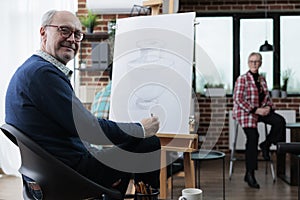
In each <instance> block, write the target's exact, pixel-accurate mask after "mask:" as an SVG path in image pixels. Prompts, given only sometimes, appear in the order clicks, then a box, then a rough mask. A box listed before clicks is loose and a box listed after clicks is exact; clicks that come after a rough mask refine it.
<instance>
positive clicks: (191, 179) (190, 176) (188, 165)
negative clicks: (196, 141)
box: [183, 152, 196, 188]
mask: <svg viewBox="0 0 300 200" xmlns="http://www.w3.org/2000/svg"><path fill="white" fill-rule="evenodd" d="M183 157H184V158H183V162H184V164H183V165H184V175H185V187H190V188H195V187H196V186H195V169H194V163H193V161H192V160H191V153H189V152H184V153H183Z"/></svg>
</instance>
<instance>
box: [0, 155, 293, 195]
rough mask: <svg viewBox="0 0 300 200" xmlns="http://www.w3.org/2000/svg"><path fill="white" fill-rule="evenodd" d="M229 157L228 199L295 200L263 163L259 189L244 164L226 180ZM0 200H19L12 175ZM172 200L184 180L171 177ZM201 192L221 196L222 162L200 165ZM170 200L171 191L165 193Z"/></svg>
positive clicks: (2, 184)
mask: <svg viewBox="0 0 300 200" xmlns="http://www.w3.org/2000/svg"><path fill="white" fill-rule="evenodd" d="M228 164H229V161H228V158H226V171H225V180H226V182H225V184H226V199H228V200H296V199H298V198H297V195H298V193H297V186H290V185H288V184H286V183H285V182H283V181H282V180H281V179H276V182H275V183H273V180H272V176H271V173H270V171H269V173H268V174H265V162H259V170H258V171H256V179H257V181H258V183H259V184H260V186H261V188H260V189H253V188H250V187H249V186H248V185H247V184H246V183H245V182H244V180H243V178H244V173H245V171H244V162H242V161H236V162H235V166H234V173H233V176H232V179H231V180H229V179H228ZM0 176H1V177H0V200H22V197H21V194H22V191H21V188H22V186H21V180H20V178H17V177H13V176H6V175H0ZM173 180H174V187H173V199H176V200H177V199H178V197H179V196H180V195H181V190H182V189H183V188H184V177H182V176H174V179H173ZM201 189H202V190H203V192H204V193H203V199H204V200H221V199H223V196H222V160H211V161H205V162H202V163H201ZM168 193H169V194H168V199H171V190H170V189H169V191H168Z"/></svg>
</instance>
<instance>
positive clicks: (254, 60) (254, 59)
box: [248, 55, 261, 73]
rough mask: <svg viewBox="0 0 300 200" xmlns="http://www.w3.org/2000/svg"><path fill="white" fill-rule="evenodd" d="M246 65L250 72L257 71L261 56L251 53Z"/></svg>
mask: <svg viewBox="0 0 300 200" xmlns="http://www.w3.org/2000/svg"><path fill="white" fill-rule="evenodd" d="M248 66H249V69H250V71H251V72H252V73H257V72H258V69H259V68H260V66H261V58H260V57H259V56H258V55H253V56H250V57H249V60H248Z"/></svg>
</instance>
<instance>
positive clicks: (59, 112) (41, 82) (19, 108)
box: [5, 55, 143, 168]
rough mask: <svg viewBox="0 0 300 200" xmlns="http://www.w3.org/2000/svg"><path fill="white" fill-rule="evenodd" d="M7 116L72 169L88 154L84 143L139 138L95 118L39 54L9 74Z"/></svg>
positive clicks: (134, 130) (128, 128)
mask: <svg viewBox="0 0 300 200" xmlns="http://www.w3.org/2000/svg"><path fill="white" fill-rule="evenodd" d="M5 115H6V116H5V121H6V123H8V124H12V125H14V126H15V127H17V128H18V129H20V130H21V131H23V132H24V133H25V134H26V135H28V136H29V137H31V138H32V139H33V140H35V141H36V142H37V143H38V144H40V145H41V146H42V147H43V148H45V149H46V150H47V151H49V152H50V153H52V154H54V155H55V156H56V157H57V158H59V159H60V160H62V161H63V162H65V163H66V164H68V165H69V166H71V167H73V168H76V166H77V164H78V163H79V162H80V159H81V158H82V157H83V156H87V155H88V154H89V153H88V151H87V149H86V147H85V146H84V143H85V142H89V143H93V144H111V143H110V141H111V142H112V143H114V144H120V143H124V142H126V141H129V140H130V138H131V137H130V136H129V135H128V134H129V133H130V135H133V136H135V137H143V129H142V127H141V126H140V124H133V123H115V122H112V121H109V120H104V119H97V118H95V117H94V116H93V115H92V114H91V113H90V112H89V111H88V110H87V109H85V107H84V106H83V105H82V103H81V102H80V101H79V99H78V98H77V97H76V96H75V95H74V91H73V88H72V86H71V84H70V81H69V79H68V77H67V76H66V75H65V74H64V73H63V72H62V71H60V70H59V69H58V68H57V67H55V66H54V65H53V64H51V63H49V62H48V61H46V60H44V59H43V58H41V57H39V56H37V55H33V56H31V57H30V58H29V59H28V60H27V61H25V63H24V64H23V65H22V66H20V67H19V68H18V69H17V71H16V72H15V74H14V75H13V77H12V79H11V81H10V83H9V86H8V90H7V94H6V102H5ZM82 141H84V142H82Z"/></svg>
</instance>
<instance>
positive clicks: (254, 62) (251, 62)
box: [248, 60, 261, 64]
mask: <svg viewBox="0 0 300 200" xmlns="http://www.w3.org/2000/svg"><path fill="white" fill-rule="evenodd" d="M248 62H249V63H250V64H256V63H261V61H260V60H249V61H248Z"/></svg>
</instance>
